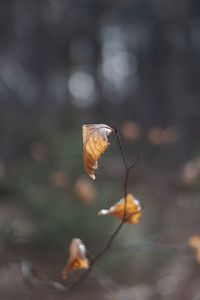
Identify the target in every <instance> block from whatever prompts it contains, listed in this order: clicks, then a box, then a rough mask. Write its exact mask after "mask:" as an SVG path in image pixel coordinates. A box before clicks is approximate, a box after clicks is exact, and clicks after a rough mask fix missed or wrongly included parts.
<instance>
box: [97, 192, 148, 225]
mask: <svg viewBox="0 0 200 300" xmlns="http://www.w3.org/2000/svg"><path fill="white" fill-rule="evenodd" d="M124 209H125V200H124V198H122V199H121V200H120V201H119V202H117V203H116V204H115V205H113V206H111V207H110V208H109V209H102V210H100V211H99V213H98V215H99V216H104V215H113V216H115V217H117V218H118V219H120V220H123V217H124ZM141 211H142V207H141V205H140V202H139V201H138V200H137V199H136V198H134V197H133V195H132V194H128V195H127V196H126V213H125V219H126V222H128V223H131V224H137V223H138V222H139V221H140V218H141Z"/></svg>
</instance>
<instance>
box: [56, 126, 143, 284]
mask: <svg viewBox="0 0 200 300" xmlns="http://www.w3.org/2000/svg"><path fill="white" fill-rule="evenodd" d="M112 132H115V133H116V135H117V139H118V143H119V147H120V151H121V154H122V159H123V162H124V166H125V170H126V178H125V195H124V197H123V198H122V199H121V200H119V201H118V202H116V203H115V204H114V205H113V206H111V207H110V208H109V209H102V210H100V211H99V213H98V215H99V216H103V215H113V216H115V217H117V218H118V219H120V220H121V223H120V225H119V226H118V228H117V229H116V230H115V232H114V233H113V235H112V237H111V239H110V240H109V242H108V244H107V245H106V246H105V249H104V250H103V251H101V252H100V253H99V254H97V255H96V257H95V258H93V260H92V264H91V265H90V263H89V260H88V258H87V256H86V247H85V245H84V244H83V242H82V241H81V240H80V239H78V238H74V239H73V240H72V242H71V244H70V247H69V258H68V262H67V264H66V265H65V267H64V270H63V272H62V277H63V279H64V280H66V279H68V277H69V273H70V272H71V271H73V270H76V269H90V268H91V266H92V265H93V264H94V262H95V261H96V260H97V259H98V258H99V257H100V256H101V255H103V253H104V252H105V251H106V250H107V249H108V248H109V246H110V245H111V243H112V240H113V239H114V237H115V236H116V235H117V233H118V232H119V230H120V229H121V227H122V225H123V224H124V223H130V224H137V223H138V222H139V221H140V218H141V212H142V207H141V205H140V202H139V201H138V200H137V199H136V198H134V196H133V195H132V194H130V193H129V194H127V193H126V185H127V180H128V174H129V171H130V169H131V168H132V166H133V165H134V163H133V164H132V165H131V166H130V167H129V168H128V165H127V162H126V158H125V156H124V153H123V150H122V145H121V141H120V138H119V134H118V132H117V130H116V128H111V127H109V126H107V125H105V124H89V125H83V127H82V135H83V165H84V168H85V171H86V173H87V174H88V175H89V176H90V177H91V178H92V179H93V180H94V179H95V175H94V172H95V170H96V169H97V168H98V160H99V158H100V157H101V155H102V154H103V153H104V151H105V150H106V149H107V148H108V146H109V142H108V137H109V135H110V134H111V133H112Z"/></svg>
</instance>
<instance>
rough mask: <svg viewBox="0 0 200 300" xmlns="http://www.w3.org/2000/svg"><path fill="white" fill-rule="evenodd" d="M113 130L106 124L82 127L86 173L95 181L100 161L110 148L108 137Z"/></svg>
mask: <svg viewBox="0 0 200 300" xmlns="http://www.w3.org/2000/svg"><path fill="white" fill-rule="evenodd" d="M112 131H113V129H112V128H111V127H109V126H107V125H105V124H88V125H83V126H82V134H83V164H84V168H85V171H86V173H87V174H88V175H89V176H90V177H91V178H92V179H93V180H95V175H94V172H95V170H96V169H97V168H98V159H99V158H100V156H101V155H102V154H103V153H104V151H105V150H106V149H107V147H108V146H109V142H108V136H109V135H110V134H111V133H112Z"/></svg>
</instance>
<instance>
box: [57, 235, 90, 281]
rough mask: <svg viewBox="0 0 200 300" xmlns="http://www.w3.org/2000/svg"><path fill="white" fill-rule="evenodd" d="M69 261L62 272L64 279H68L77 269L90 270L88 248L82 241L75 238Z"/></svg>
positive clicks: (71, 245) (71, 246)
mask: <svg viewBox="0 0 200 300" xmlns="http://www.w3.org/2000/svg"><path fill="white" fill-rule="evenodd" d="M69 252H70V253H69V259H68V262H67V264H66V265H65V267H64V269H63V271H62V278H63V279H64V280H66V279H68V277H69V273H70V272H71V271H73V270H77V269H88V268H89V261H88V259H87V257H86V248H85V245H84V244H83V242H82V241H81V240H80V239H77V238H74V239H73V240H72V242H71V244H70V248H69Z"/></svg>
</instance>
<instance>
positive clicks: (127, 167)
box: [70, 126, 141, 290]
mask: <svg viewBox="0 0 200 300" xmlns="http://www.w3.org/2000/svg"><path fill="white" fill-rule="evenodd" d="M112 128H113V131H114V133H115V135H116V138H117V143H118V146H119V150H120V155H121V158H122V161H123V164H124V169H125V177H124V201H125V202H124V212H123V218H122V221H121V222H120V224H119V225H118V226H117V228H116V229H115V231H114V232H113V233H112V235H111V236H110V238H109V239H108V241H107V243H106V245H105V246H104V247H103V249H102V250H100V251H99V253H97V254H96V256H95V257H94V258H92V259H91V260H90V267H89V269H88V270H87V271H86V272H85V273H83V275H82V276H80V277H79V279H78V280H77V281H76V282H75V283H73V284H72V286H71V287H70V290H72V289H74V288H76V287H77V286H78V285H79V284H80V283H82V282H83V281H84V280H85V279H86V278H87V276H88V275H89V273H90V272H91V270H92V268H93V266H94V264H95V263H96V261H97V260H99V259H100V258H101V257H102V256H103V255H104V254H105V252H107V251H108V250H109V249H110V247H111V245H112V243H113V241H114V239H115V238H116V236H117V235H118V233H119V231H120V230H121V228H122V227H123V225H124V223H126V221H127V219H128V218H129V217H130V216H131V215H133V214H134V213H132V214H128V215H127V214H126V208H127V185H128V179H129V174H130V171H131V170H132V168H133V166H134V165H135V164H136V163H137V162H138V160H139V159H140V158H141V155H138V157H137V158H136V159H135V160H134V161H133V162H132V163H131V165H130V166H129V165H128V162H127V158H126V155H125V151H124V147H123V145H122V141H121V138H120V134H119V132H118V130H117V127H115V126H113V127H112Z"/></svg>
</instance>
